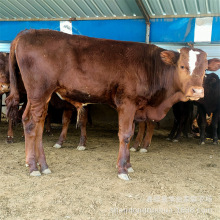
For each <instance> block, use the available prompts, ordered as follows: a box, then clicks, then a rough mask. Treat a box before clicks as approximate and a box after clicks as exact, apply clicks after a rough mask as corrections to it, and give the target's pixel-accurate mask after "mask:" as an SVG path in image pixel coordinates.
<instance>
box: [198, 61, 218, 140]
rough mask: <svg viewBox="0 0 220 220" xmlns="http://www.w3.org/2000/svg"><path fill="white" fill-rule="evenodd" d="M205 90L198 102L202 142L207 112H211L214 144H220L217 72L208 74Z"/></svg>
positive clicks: (208, 113)
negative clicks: (219, 140)
mask: <svg viewBox="0 0 220 220" xmlns="http://www.w3.org/2000/svg"><path fill="white" fill-rule="evenodd" d="M219 64H220V61H219ZM204 91H205V93H204V98H202V99H200V100H198V102H197V106H198V125H199V131H200V144H205V129H206V127H207V121H206V114H207V115H209V116H210V115H211V113H213V115H212V122H211V127H212V138H213V144H218V134H217V129H218V124H219V122H220V79H219V77H218V75H216V74H215V73H210V74H206V76H205V80H204Z"/></svg>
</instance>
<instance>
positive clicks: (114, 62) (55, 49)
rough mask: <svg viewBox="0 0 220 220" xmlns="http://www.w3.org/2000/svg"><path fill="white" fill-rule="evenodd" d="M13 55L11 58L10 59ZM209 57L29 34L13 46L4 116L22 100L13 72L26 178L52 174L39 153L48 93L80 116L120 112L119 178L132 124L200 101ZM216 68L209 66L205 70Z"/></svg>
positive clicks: (124, 174) (125, 168)
mask: <svg viewBox="0 0 220 220" xmlns="http://www.w3.org/2000/svg"><path fill="white" fill-rule="evenodd" d="M15 51H16V53H15ZM206 56H207V55H206V53H205V52H203V51H202V50H199V49H195V48H193V49H189V48H182V49H181V50H180V53H179V52H174V51H169V50H164V49H162V48H159V47H157V46H155V45H152V44H142V43H135V42H122V41H114V40H105V39H96V38H89V37H85V36H78V35H69V34H65V33H62V32H58V31H52V30H26V31H23V32H21V33H19V34H18V35H17V37H16V38H15V39H14V41H13V42H12V44H11V50H10V58H9V71H10V86H11V89H10V95H9V96H8V98H7V100H6V101H7V107H8V116H9V117H12V116H13V114H15V113H16V109H17V108H16V106H17V105H18V103H19V93H18V89H17V84H16V78H17V76H16V72H15V67H16V65H18V66H19V69H20V73H21V76H22V79H23V82H24V85H25V89H26V91H27V97H28V103H27V107H26V109H25V112H24V114H23V125H24V133H25V149H26V163H27V164H28V165H29V170H30V175H33V176H38V175H41V173H40V172H39V171H38V166H37V163H38V164H39V165H40V171H41V172H42V173H44V174H48V173H51V171H50V169H49V167H48V165H47V163H46V158H45V154H44V150H43V143H42V133H43V127H44V120H45V117H46V114H47V108H48V103H49V101H50V99H51V95H52V94H53V92H56V93H58V94H59V95H60V96H61V97H62V98H63V99H65V100H66V101H68V102H70V103H71V104H72V105H74V106H75V107H76V108H77V109H78V111H80V109H81V108H82V107H83V105H86V104H87V103H105V104H109V105H111V106H113V107H115V108H116V109H117V111H118V123H119V132H118V136H119V142H120V147H119V155H118V161H117V168H118V177H119V178H121V179H124V180H129V176H128V172H129V171H133V169H132V167H131V163H130V151H129V143H130V139H131V137H132V136H133V133H134V120H136V121H145V120H147V119H150V120H155V121H159V120H161V119H162V118H164V117H165V115H166V114H167V112H168V111H169V109H170V108H171V107H172V105H173V104H174V103H176V102H178V101H188V100H189V99H191V100H198V99H199V98H202V97H203V96H204V90H203V87H202V82H203V77H204V74H205V70H206V69H207V68H208V62H207V59H206ZM214 66H215V62H214V61H213V62H211V63H210V64H209V67H210V70H211V69H212V67H214Z"/></svg>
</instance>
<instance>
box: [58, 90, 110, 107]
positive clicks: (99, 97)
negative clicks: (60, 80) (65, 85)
mask: <svg viewBox="0 0 220 220" xmlns="http://www.w3.org/2000/svg"><path fill="white" fill-rule="evenodd" d="M56 94H57V95H58V96H59V97H60V99H62V100H65V101H68V102H70V103H71V104H74V103H75V102H77V103H81V104H82V105H86V104H100V103H103V104H112V100H111V94H108V93H104V92H103V93H100V94H90V93H86V92H82V91H78V90H74V91H67V90H65V89H58V90H57V91H56Z"/></svg>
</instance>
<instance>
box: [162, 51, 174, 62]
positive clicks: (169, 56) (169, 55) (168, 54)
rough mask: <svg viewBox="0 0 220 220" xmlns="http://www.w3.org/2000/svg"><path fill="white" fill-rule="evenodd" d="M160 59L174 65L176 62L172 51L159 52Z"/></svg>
mask: <svg viewBox="0 0 220 220" xmlns="http://www.w3.org/2000/svg"><path fill="white" fill-rule="evenodd" d="M160 57H161V59H162V61H163V62H164V63H165V64H167V65H174V64H175V63H176V61H177V60H176V54H175V52H174V51H170V50H165V51H162V52H161V53H160Z"/></svg>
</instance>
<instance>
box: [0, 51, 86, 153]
mask: <svg viewBox="0 0 220 220" xmlns="http://www.w3.org/2000/svg"><path fill="white" fill-rule="evenodd" d="M8 62H9V53H0V94H4V93H6V94H8V92H9V90H10V81H9V65H8ZM17 71H18V69H17ZM18 88H19V96H20V100H19V105H21V108H20V109H19V114H18V118H17V119H16V122H13V120H11V118H9V120H8V132H7V140H6V141H7V143H13V142H14V132H13V125H14V124H16V123H17V122H18V121H21V118H22V114H23V112H24V110H25V107H26V104H27V94H26V91H25V89H24V86H23V82H22V80H21V79H20V77H19V81H18ZM50 105H51V106H52V107H53V108H56V109H63V117H62V125H63V126H62V131H61V134H60V136H59V139H58V141H57V142H56V144H55V145H54V147H55V148H61V147H62V144H63V142H64V141H65V139H66V135H67V130H68V126H69V123H70V120H71V116H72V112H73V111H75V110H76V109H75V107H74V106H73V105H71V104H70V103H69V102H67V101H65V100H61V99H60V98H59V97H58V96H57V95H56V94H53V95H52V97H51V100H50ZM50 109H51V110H50ZM51 111H53V109H52V108H49V110H48V115H47V120H46V126H45V127H46V132H50V130H51V128H50V115H51ZM87 115H88V108H87V107H84V111H81V114H80V115H79V116H78V124H77V126H78V127H80V129H81V136H80V142H79V145H78V147H77V149H78V150H85V148H86V124H87Z"/></svg>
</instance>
